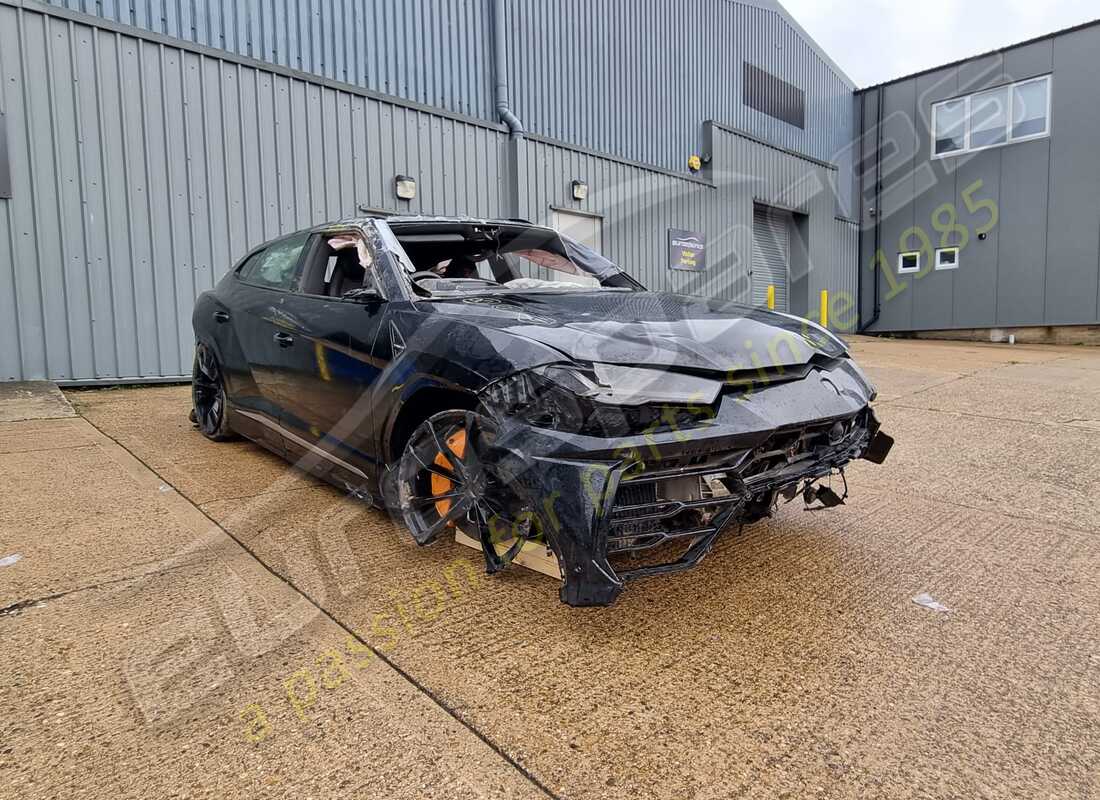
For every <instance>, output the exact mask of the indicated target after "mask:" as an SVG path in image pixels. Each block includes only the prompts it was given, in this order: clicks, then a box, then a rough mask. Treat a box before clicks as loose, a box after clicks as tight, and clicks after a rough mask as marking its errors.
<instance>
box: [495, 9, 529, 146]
mask: <svg viewBox="0 0 1100 800" xmlns="http://www.w3.org/2000/svg"><path fill="white" fill-rule="evenodd" d="M506 44H507V43H506V41H505V39H504V0H493V54H494V58H493V71H494V72H495V83H496V103H497V114H498V115H500V119H501V121H502V122H503V123H504V124H505V125H507V126H508V131H509V132H510V133H511V134H512V138H513V139H522V138H523V135H524V133H526V131H524V129H523V123H522V122H520V120H519V117H517V116H516V115H515V112H513V111H512V107H511V105H510V104H509V102H508V50H507V47H506Z"/></svg>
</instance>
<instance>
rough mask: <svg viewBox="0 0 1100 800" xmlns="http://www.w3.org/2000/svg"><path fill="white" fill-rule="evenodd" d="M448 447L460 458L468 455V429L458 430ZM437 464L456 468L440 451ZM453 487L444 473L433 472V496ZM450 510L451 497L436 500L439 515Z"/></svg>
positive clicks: (448, 442)
mask: <svg viewBox="0 0 1100 800" xmlns="http://www.w3.org/2000/svg"><path fill="white" fill-rule="evenodd" d="M447 447H449V448H451V452H452V453H454V454H455V455H456V456H458V457H459V458H464V457H465V456H466V431H458V432H457V433H455V434H454V435H453V436H451V438H449V439H448V440H447ZM435 465H436V466H437V467H443V468H444V469H449V470H452V471H453V470H454V465H453V464H451V462H450V460H448V458H447V456H445V455H443V453H439V454H437V455H436V457H435ZM453 488H454V484H453V483H452V482H451V481H450V480H449V479H448V478H444V477H443V476H442V475H436V474H435V473H434V472H433V473H432V496H433V497H436V496H438V495H441V494H447V493H448V492H450V491H451V490H452V489H453ZM450 510H451V501H450V499H447V500H436V501H435V511H436V513H437V514H439V516H441V517H445V516H447V512H448V511H450ZM449 525H450V526H451V527H453V526H454V523H453V522H451V523H449Z"/></svg>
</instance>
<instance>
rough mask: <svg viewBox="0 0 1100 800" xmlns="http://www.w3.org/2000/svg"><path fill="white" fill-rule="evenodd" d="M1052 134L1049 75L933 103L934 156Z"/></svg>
mask: <svg viewBox="0 0 1100 800" xmlns="http://www.w3.org/2000/svg"><path fill="white" fill-rule="evenodd" d="M1049 134H1050V76H1049V75H1044V76H1043V77H1041V78H1031V79H1029V80H1026V81H1019V82H1018V83H1012V84H1008V85H1006V86H998V87H997V88H996V89H986V90H984V91H981V92H975V93H974V94H970V95H967V96H965V97H956V98H954V99H952V100H944V101H943V102H941V103H935V104H933V106H932V157H933V158H943V157H946V156H951V155H958V154H960V153H967V152H973V151H975V150H984V149H985V148H987V147H1000V146H1001V145H1005V144H1011V143H1012V142H1019V141H1025V140H1027V139H1035V138H1038V137H1041V136H1048V135H1049Z"/></svg>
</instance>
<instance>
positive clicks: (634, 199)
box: [520, 126, 858, 327]
mask: <svg viewBox="0 0 1100 800" xmlns="http://www.w3.org/2000/svg"><path fill="white" fill-rule="evenodd" d="M713 127H714V130H715V133H714V135H713V137H712V145H713V148H714V161H713V162H712V163H713V165H714V166H713V171H712V173H711V177H712V178H713V184H708V183H706V182H703V181H698V180H692V179H690V178H686V177H679V176H676V175H670V174H667V173H663V172H655V171H653V170H649V169H645V168H644V167H640V166H638V165H636V164H630V163H624V162H622V161H620V160H617V159H611V158H608V157H605V156H600V155H595V154H592V153H588V152H583V151H580V150H577V149H575V148H571V147H567V146H563V145H561V144H559V143H553V142H546V141H536V140H529V141H528V142H527V144H526V157H525V158H524V159H521V166H520V197H521V199H522V201H523V202H525V203H526V205H525V207H524V208H523V209H522V211H521V213H522V214H524V215H525V216H526V217H527V218H529V219H531V220H533V221H538V222H542V223H548V222H549V221H550V218H551V210H552V209H553V208H555V207H556V208H562V209H565V210H575V211H580V212H584V213H589V214H596V215H599V216H601V217H603V219H604V225H603V242H604V251H605V253H606V254H607V255H608V257H609V258H611V259H612V260H614V261H616V262H617V263H619V264H621V265H622V266H623V267H624V268H626V269H627V270H628V271H630V272H631V274H633V275H635V276H636V277H637V278H638V279H639V280H640V281H641V282H642V283H643V284H645V285H646V286H647V287H648V288H650V289H654V290H665V291H675V292H684V293H689V294H698V295H704V296H713V297H721V298H726V299H729V300H735V301H738V302H742V303H750V302H751V289H750V285H749V275H748V266H749V264H750V263H751V259H752V211H753V203H754V202H761V203H765V204H768V205H773V206H777V207H781V208H788V209H792V210H796V211H799V212H801V213H804V214H806V215H807V216H808V221H809V223H808V224H809V231H808V233H809V237H810V241H809V243H808V249H809V254H810V262H809V265H808V267H809V269H808V271H807V273H806V274H805V275H801V276H797V277H799V278H801V279H803V285H805V286H806V287H807V289H806V292H804V293H803V295H802V297H801V298H800V299H799V301H798V303H797V304H795V306H794V310H795V311H796V313H797V312H799V311H803V312H804V311H809V312H811V316H816V312H817V307H816V298H817V297H818V293H819V292H820V291H821V290H822V289H828V290H829V291H830V293H832V294H840V295H842V296H845V295H843V293H847V294H846V297H847V298H849V300H850V299H852V298H854V296H855V285H854V281H855V264H856V239H857V235H858V234H857V227H856V226H855V224H854V223H852V222H850V221H842V220H837V219H836V218H835V217H834V207H833V197H832V194H831V191H830V173H832V172H833V170H831V169H829V168H828V167H825V166H823V165H820V164H817V163H814V162H810V161H807V160H806V159H802V158H799V157H797V156H795V155H792V154H790V153H786V152H783V151H781V150H778V149H776V148H774V147H769V146H768V145H765V144H761V143H759V142H756V141H753V140H751V139H748V138H746V137H744V136H741V135H738V134H736V133H734V132H731V131H728V130H725V129H722V128H720V127H718V126H713ZM572 178H582V179H584V180H585V181H586V182H587V183H588V185H589V194H588V197H587V199H585V200H584V201H581V202H577V201H574V200H573V199H572V198H571V196H570V180H571V179H572ZM670 227H674V228H685V229H688V230H695V231H701V232H703V233H705V234H706V237H707V270H706V272H705V273H703V274H695V273H690V272H682V271H674V270H669V269H668V263H667V258H668V244H667V238H666V237H667V232H668V229H669V228H670ZM807 306H808V308H807ZM847 319H848V316H845V317H844V318H843V319H842V320H841V322H843V321H844V320H847ZM834 327H836V326H834Z"/></svg>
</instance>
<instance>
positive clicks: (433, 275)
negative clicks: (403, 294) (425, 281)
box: [409, 269, 442, 281]
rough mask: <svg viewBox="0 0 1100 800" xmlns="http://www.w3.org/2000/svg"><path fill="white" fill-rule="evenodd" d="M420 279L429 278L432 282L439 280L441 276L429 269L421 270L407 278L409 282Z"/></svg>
mask: <svg viewBox="0 0 1100 800" xmlns="http://www.w3.org/2000/svg"><path fill="white" fill-rule="evenodd" d="M421 278H431V279H432V280H436V281H437V280H439V279H440V278H442V276H441V275H440V274H439V273H438V272H432V271H431V270H430V269H422V270H420V271H419V272H414V273H413V274H412V275H410V276H409V280H410V281H418V280H420V279H421Z"/></svg>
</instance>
